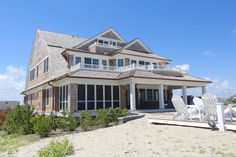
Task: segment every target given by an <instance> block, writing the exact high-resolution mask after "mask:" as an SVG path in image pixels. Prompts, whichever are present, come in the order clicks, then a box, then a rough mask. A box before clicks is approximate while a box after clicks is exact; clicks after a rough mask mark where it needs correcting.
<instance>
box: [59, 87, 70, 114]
mask: <svg viewBox="0 0 236 157" xmlns="http://www.w3.org/2000/svg"><path fill="white" fill-rule="evenodd" d="M59 108H60V110H65V111H66V110H68V85H66V86H61V87H60V88H59Z"/></svg>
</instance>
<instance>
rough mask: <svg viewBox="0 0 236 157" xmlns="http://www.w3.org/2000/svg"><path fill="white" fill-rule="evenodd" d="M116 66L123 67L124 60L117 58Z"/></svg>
mask: <svg viewBox="0 0 236 157" xmlns="http://www.w3.org/2000/svg"><path fill="white" fill-rule="evenodd" d="M117 65H118V67H123V66H124V60H123V59H118V64H117Z"/></svg>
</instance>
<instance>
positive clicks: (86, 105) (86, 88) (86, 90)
mask: <svg viewBox="0 0 236 157" xmlns="http://www.w3.org/2000/svg"><path fill="white" fill-rule="evenodd" d="M87 85H88V84H85V111H87V110H88V93H87V92H88V87H87Z"/></svg>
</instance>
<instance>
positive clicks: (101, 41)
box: [98, 39, 117, 46]
mask: <svg viewBox="0 0 236 157" xmlns="http://www.w3.org/2000/svg"><path fill="white" fill-rule="evenodd" d="M98 44H100V45H105V46H108V45H109V46H117V42H116V41H108V40H102V39H98Z"/></svg>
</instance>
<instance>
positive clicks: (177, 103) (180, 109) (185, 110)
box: [172, 96, 202, 121]
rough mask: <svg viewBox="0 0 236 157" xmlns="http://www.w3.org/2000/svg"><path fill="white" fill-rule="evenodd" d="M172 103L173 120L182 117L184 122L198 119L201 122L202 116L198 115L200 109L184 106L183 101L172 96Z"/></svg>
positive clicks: (193, 106)
mask: <svg viewBox="0 0 236 157" xmlns="http://www.w3.org/2000/svg"><path fill="white" fill-rule="evenodd" d="M172 103H173V105H174V107H175V110H176V114H175V116H174V117H173V119H176V118H177V117H178V116H182V117H183V118H184V120H186V119H190V120H192V119H199V121H202V115H201V114H199V113H201V112H200V108H199V107H198V106H195V105H185V103H184V101H183V99H182V98H181V97H179V96H173V98H172ZM196 110H199V112H198V113H196Z"/></svg>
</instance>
